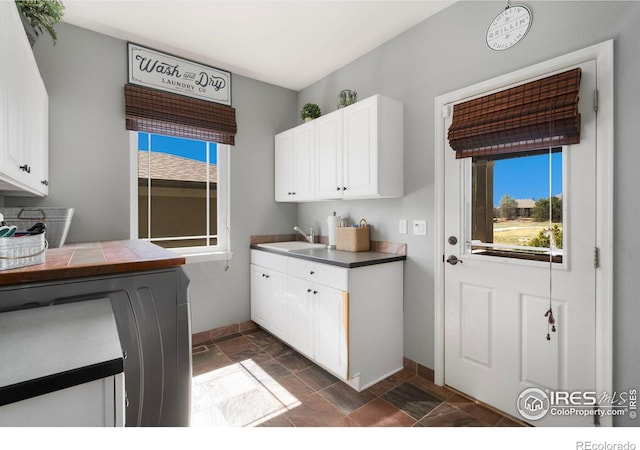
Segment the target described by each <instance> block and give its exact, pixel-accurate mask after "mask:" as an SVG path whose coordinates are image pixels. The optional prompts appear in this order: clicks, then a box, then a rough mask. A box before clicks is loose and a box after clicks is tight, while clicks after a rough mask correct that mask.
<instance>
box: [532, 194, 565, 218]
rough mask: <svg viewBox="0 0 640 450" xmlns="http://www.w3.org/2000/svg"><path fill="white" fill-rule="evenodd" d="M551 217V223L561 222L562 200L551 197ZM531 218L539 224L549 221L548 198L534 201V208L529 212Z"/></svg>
mask: <svg viewBox="0 0 640 450" xmlns="http://www.w3.org/2000/svg"><path fill="white" fill-rule="evenodd" d="M551 215H552V220H553V222H562V199H561V198H560V197H551ZM531 217H533V218H534V219H536V220H538V221H540V222H546V221H547V220H549V199H548V198H541V199H540V200H538V201H536V204H535V206H534V207H533V209H532V210H531Z"/></svg>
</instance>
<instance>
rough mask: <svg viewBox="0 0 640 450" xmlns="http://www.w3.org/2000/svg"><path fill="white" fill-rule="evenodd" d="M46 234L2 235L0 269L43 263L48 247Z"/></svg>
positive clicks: (0, 239) (0, 238)
mask: <svg viewBox="0 0 640 450" xmlns="http://www.w3.org/2000/svg"><path fill="white" fill-rule="evenodd" d="M45 234H46V233H40V234H34V235H31V236H29V235H26V236H14V237H0V270H8V269H17V268H18V267H25V266H33V265H35V264H42V263H43V262H44V261H45V252H46V250H47V247H48V244H47V240H46V239H45Z"/></svg>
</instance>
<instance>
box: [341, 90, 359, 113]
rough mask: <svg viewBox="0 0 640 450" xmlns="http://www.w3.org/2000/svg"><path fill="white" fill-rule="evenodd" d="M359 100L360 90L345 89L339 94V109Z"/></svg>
mask: <svg viewBox="0 0 640 450" xmlns="http://www.w3.org/2000/svg"><path fill="white" fill-rule="evenodd" d="M357 101H358V92H357V91H352V90H350V89H344V90H342V91H340V93H339V94H338V109H340V108H344V107H345V106H349V105H352V104H354V103H355V102H357Z"/></svg>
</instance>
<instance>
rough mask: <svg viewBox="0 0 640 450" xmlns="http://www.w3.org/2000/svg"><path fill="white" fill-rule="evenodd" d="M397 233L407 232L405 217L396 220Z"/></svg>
mask: <svg viewBox="0 0 640 450" xmlns="http://www.w3.org/2000/svg"><path fill="white" fill-rule="evenodd" d="M398 233H400V234H407V220H406V219H400V221H399V222H398Z"/></svg>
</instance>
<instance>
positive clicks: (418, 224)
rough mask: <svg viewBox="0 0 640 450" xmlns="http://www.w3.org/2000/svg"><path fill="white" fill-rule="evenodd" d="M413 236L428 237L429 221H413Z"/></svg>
mask: <svg viewBox="0 0 640 450" xmlns="http://www.w3.org/2000/svg"><path fill="white" fill-rule="evenodd" d="M413 234H414V235H416V236H426V235H427V221H426V220H414V221H413Z"/></svg>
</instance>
